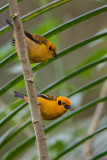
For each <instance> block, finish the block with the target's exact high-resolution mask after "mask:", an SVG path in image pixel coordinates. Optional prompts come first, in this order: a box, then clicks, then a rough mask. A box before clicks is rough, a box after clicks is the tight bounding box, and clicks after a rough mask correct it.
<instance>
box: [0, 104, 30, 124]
mask: <svg viewBox="0 0 107 160" xmlns="http://www.w3.org/2000/svg"><path fill="white" fill-rule="evenodd" d="M26 106H27V102H24V103H22V104H21V105H20V106H19V107H17V108H16V109H15V110H14V111H12V112H11V113H9V114H8V115H7V116H6V117H4V118H3V119H2V120H1V121H0V127H2V126H3V125H4V124H5V123H7V122H8V121H9V120H10V119H11V118H12V117H13V116H14V115H16V113H18V112H19V111H20V110H22V109H23V108H24V107H26Z"/></svg>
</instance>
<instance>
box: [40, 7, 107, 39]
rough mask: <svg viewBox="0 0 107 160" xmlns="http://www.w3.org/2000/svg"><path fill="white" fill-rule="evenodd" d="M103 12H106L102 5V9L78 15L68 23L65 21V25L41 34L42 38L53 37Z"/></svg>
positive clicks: (106, 8)
mask: <svg viewBox="0 0 107 160" xmlns="http://www.w3.org/2000/svg"><path fill="white" fill-rule="evenodd" d="M105 11H107V5H104V6H102V7H99V8H97V9H94V10H92V11H90V12H87V13H85V14H83V15H80V16H79V17H76V18H74V19H71V20H70V21H67V22H66V23H63V24H61V25H59V26H57V27H55V28H53V29H52V30H50V31H49V32H47V33H45V34H43V36H45V37H46V38H48V37H50V36H53V35H55V34H57V33H60V32H62V31H63V30H65V29H67V28H69V27H72V26H74V25H76V24H78V23H80V22H82V21H85V20H87V19H89V18H91V17H93V16H96V15H98V14H100V13H102V12H105Z"/></svg>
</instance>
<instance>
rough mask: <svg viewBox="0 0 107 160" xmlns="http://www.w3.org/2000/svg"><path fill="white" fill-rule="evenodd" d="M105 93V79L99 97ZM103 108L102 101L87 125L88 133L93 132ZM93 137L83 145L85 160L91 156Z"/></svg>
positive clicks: (106, 90)
mask: <svg viewBox="0 0 107 160" xmlns="http://www.w3.org/2000/svg"><path fill="white" fill-rule="evenodd" d="M106 94H107V80H106V81H105V82H104V83H103V86H102V89H101V92H100V96H99V97H100V98H101V97H103V96H105V95H106ZM103 108H104V102H101V103H98V104H97V107H96V110H95V113H94V115H93V118H92V121H91V124H90V127H89V131H88V134H91V133H93V132H95V130H96V129H97V126H98V123H99V120H100V117H101V115H102V112H103ZM93 140H94V139H93V138H92V139H90V140H88V141H87V142H86V144H85V147H84V152H85V156H86V158H85V159H86V160H88V159H90V158H91V157H92V156H93V151H92V143H93Z"/></svg>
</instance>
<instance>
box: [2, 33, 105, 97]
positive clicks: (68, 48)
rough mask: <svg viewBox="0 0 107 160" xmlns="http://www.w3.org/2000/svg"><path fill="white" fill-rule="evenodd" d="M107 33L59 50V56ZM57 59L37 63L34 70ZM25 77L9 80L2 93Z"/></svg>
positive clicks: (20, 76)
mask: <svg viewBox="0 0 107 160" xmlns="http://www.w3.org/2000/svg"><path fill="white" fill-rule="evenodd" d="M106 35H107V32H105V33H102V34H99V35H96V36H93V37H90V38H88V39H85V40H83V41H81V42H79V43H77V44H75V45H72V46H70V47H67V48H65V49H63V50H62V51H60V52H59V54H58V58H61V57H62V56H64V55H66V54H68V53H70V52H71V51H74V50H76V49H78V48H80V47H82V46H84V45H86V44H88V43H90V42H92V41H95V40H97V39H99V38H102V37H103V36H106ZM55 60H56V59H55V58H53V59H50V60H49V61H48V62H44V63H39V64H37V65H35V66H34V67H33V68H32V70H33V71H35V72H36V71H37V70H39V69H41V68H42V67H44V66H46V65H47V64H49V63H51V62H52V61H55ZM22 79H23V75H22V74H20V75H19V76H17V77H15V78H14V79H12V80H11V81H9V82H8V83H7V84H5V85H4V86H2V87H1V89H0V95H2V94H4V93H5V92H6V91H7V90H9V89H10V88H11V87H12V86H14V85H15V84H16V83H17V82H19V81H20V80H22Z"/></svg>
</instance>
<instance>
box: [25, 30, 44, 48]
mask: <svg viewBox="0 0 107 160" xmlns="http://www.w3.org/2000/svg"><path fill="white" fill-rule="evenodd" d="M25 35H26V36H27V37H28V38H29V39H31V40H32V41H34V42H36V43H37V44H44V45H46V44H47V39H46V38H45V37H43V36H40V35H38V34H35V35H32V34H30V33H29V32H26V31H25Z"/></svg>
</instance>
